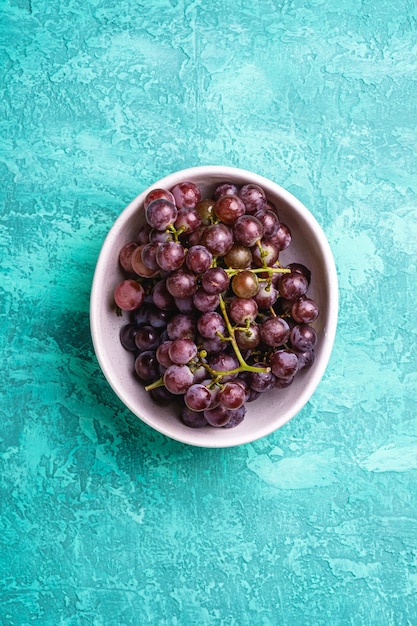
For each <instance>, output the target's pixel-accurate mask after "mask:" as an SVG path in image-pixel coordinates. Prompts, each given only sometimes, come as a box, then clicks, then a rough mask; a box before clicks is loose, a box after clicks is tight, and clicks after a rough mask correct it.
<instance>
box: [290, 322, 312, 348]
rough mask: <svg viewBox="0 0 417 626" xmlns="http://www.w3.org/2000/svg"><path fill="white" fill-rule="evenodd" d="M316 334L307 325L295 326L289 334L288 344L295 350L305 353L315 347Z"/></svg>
mask: <svg viewBox="0 0 417 626" xmlns="http://www.w3.org/2000/svg"><path fill="white" fill-rule="evenodd" d="M316 341H317V333H316V331H315V330H314V328H313V327H312V326H309V325H308V324H296V325H295V326H294V328H292V330H291V333H290V342H291V345H292V347H293V348H294V349H295V350H299V351H300V352H307V350H312V348H314V346H315V345H316Z"/></svg>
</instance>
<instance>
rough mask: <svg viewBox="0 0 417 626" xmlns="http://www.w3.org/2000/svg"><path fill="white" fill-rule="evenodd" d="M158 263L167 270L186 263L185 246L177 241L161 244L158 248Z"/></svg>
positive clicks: (169, 270)
mask: <svg viewBox="0 0 417 626" xmlns="http://www.w3.org/2000/svg"><path fill="white" fill-rule="evenodd" d="M155 258H156V263H157V264H158V265H159V267H160V268H161V269H162V270H164V271H165V272H172V271H174V270H178V269H179V268H180V267H181V266H182V265H183V263H184V260H185V250H184V247H183V246H182V245H181V244H180V243H177V242H176V241H167V242H165V243H161V244H159V247H158V249H157V250H156V257H155Z"/></svg>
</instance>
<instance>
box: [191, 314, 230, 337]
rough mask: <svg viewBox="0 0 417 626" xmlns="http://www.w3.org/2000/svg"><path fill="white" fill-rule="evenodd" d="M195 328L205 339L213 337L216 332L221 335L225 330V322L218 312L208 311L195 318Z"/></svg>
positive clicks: (215, 335)
mask: <svg viewBox="0 0 417 626" xmlns="http://www.w3.org/2000/svg"><path fill="white" fill-rule="evenodd" d="M197 330H198V332H199V333H200V335H202V336H203V337H205V338H206V339H214V338H215V337H217V336H218V335H217V333H218V332H220V333H221V334H222V335H223V334H224V333H225V332H226V324H225V321H224V319H223V317H222V316H221V315H220V313H217V311H208V312H207V313H203V315H201V316H200V317H199V319H198V320H197Z"/></svg>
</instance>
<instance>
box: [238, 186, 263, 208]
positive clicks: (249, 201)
mask: <svg viewBox="0 0 417 626" xmlns="http://www.w3.org/2000/svg"><path fill="white" fill-rule="evenodd" d="M239 197H240V198H241V200H243V202H244V204H245V207H246V212H247V213H255V212H256V211H258V210H259V209H262V207H263V206H264V205H265V202H266V196H265V192H264V190H263V189H262V187H260V186H259V185H254V184H253V183H249V184H247V185H243V187H241V189H240V191H239Z"/></svg>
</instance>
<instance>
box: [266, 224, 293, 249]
mask: <svg viewBox="0 0 417 626" xmlns="http://www.w3.org/2000/svg"><path fill="white" fill-rule="evenodd" d="M291 239H292V236H291V231H290V229H289V228H288V226H287V225H286V224H283V223H282V222H281V223H280V225H279V226H278V230H277V232H276V233H275V235H273V236H272V237H269V241H270V242H271V243H273V244H274V245H275V246H276V247H277V249H278V250H279V251H280V252H281V251H282V250H286V248H288V246H289V245H290V243H291Z"/></svg>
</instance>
